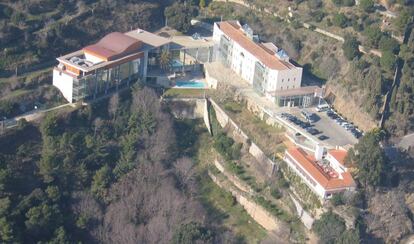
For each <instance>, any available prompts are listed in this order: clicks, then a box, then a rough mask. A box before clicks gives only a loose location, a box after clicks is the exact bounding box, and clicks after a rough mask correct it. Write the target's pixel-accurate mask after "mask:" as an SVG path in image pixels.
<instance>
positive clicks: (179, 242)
mask: <svg viewBox="0 0 414 244" xmlns="http://www.w3.org/2000/svg"><path fill="white" fill-rule="evenodd" d="M212 240H213V233H212V232H211V231H210V230H208V229H206V228H205V227H204V226H202V225H201V224H200V223H196V222H190V223H188V224H182V225H181V226H180V227H179V228H178V229H177V230H176V231H175V233H174V236H173V240H172V243H174V244H192V243H195V242H203V243H212Z"/></svg>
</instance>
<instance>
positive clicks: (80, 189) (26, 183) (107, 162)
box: [0, 86, 236, 243]
mask: <svg viewBox="0 0 414 244" xmlns="http://www.w3.org/2000/svg"><path fill="white" fill-rule="evenodd" d="M180 123H181V122H180V121H174V120H173V118H172V117H171V115H170V113H169V112H168V109H167V108H165V107H164V106H163V105H161V104H160V103H159V100H158V95H157V94H156V92H155V91H154V90H152V89H150V88H143V87H140V86H136V87H134V88H133V89H132V91H125V92H124V93H122V94H120V95H115V96H113V97H112V98H110V99H107V100H105V101H102V102H99V103H95V104H93V105H91V106H88V107H83V108H80V109H72V110H71V111H65V112H61V113H59V114H50V115H48V116H47V117H46V118H45V119H44V120H43V121H42V122H41V124H40V125H34V124H28V123H24V122H23V123H20V124H19V128H18V129H16V130H14V131H10V132H9V133H7V134H6V135H4V136H3V137H1V138H0V167H1V170H0V215H1V216H0V238H1V241H2V242H7V243H12V242H13V243H15V242H18V243H74V242H85V243H95V242H99V243H102V242H104V243H193V242H194V241H196V240H198V241H200V242H201V243H210V242H217V241H223V240H224V239H225V240H226V242H231V241H232V240H236V238H235V237H234V235H233V234H232V233H231V232H229V231H227V230H223V228H221V227H220V224H219V223H214V222H210V221H208V219H209V216H208V215H207V212H206V209H205V206H204V205H203V204H202V202H200V201H199V200H198V198H197V191H198V185H197V181H196V172H195V171H194V169H193V167H194V160H193V159H192V158H191V156H192V154H191V145H192V144H193V143H192V142H191V141H186V140H192V139H194V136H195V135H193V136H188V137H180V135H181V134H182V133H186V132H185V131H186V130H187V129H188V127H186V126H185V124H184V125H182V124H181V125H180ZM189 145H190V147H189ZM177 147H180V148H177ZM186 148H187V149H186ZM160 233H162V234H160ZM223 238H224V239H223Z"/></svg>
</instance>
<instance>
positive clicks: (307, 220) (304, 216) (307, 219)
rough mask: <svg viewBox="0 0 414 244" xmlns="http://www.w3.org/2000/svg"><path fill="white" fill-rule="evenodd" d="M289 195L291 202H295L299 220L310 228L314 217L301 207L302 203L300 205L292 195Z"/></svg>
mask: <svg viewBox="0 0 414 244" xmlns="http://www.w3.org/2000/svg"><path fill="white" fill-rule="evenodd" d="M289 196H290V198H291V199H292V201H293V203H294V204H295V208H296V212H297V214H298V216H299V218H300V220H301V221H302V223H303V224H304V225H305V227H306V228H308V229H309V230H310V229H311V228H312V225H313V222H314V221H315V220H314V218H312V216H311V215H310V214H309V213H308V212H306V211H305V210H304V209H303V207H302V205H300V203H299V201H298V200H296V199H295V197H293V196H292V195H290V194H289Z"/></svg>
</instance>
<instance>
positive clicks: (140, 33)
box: [125, 29, 171, 47]
mask: <svg viewBox="0 0 414 244" xmlns="http://www.w3.org/2000/svg"><path fill="white" fill-rule="evenodd" d="M125 35H127V36H130V37H132V38H135V39H138V40H140V41H142V42H144V43H145V44H147V45H149V46H152V47H161V46H164V45H166V44H168V43H170V42H171V40H170V39H168V38H165V37H162V36H159V35H156V34H153V33H151V32H148V31H145V30H142V29H136V30H133V31H129V32H126V33H125Z"/></svg>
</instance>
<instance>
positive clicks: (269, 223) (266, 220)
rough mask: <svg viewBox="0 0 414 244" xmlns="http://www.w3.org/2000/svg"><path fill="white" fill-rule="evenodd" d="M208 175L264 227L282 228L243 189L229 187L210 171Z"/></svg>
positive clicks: (271, 229)
mask: <svg viewBox="0 0 414 244" xmlns="http://www.w3.org/2000/svg"><path fill="white" fill-rule="evenodd" d="M208 175H209V176H210V178H211V179H212V180H213V182H214V183H216V185H218V186H219V187H220V188H222V189H225V190H226V191H229V192H230V193H231V194H232V195H233V196H234V197H235V198H236V200H237V202H238V203H239V204H240V205H241V206H242V207H243V208H244V209H245V210H246V212H247V213H248V214H249V215H250V216H251V217H252V218H253V219H254V220H255V221H256V222H257V223H258V224H259V225H261V226H262V227H263V228H265V229H266V230H268V231H275V230H276V231H277V230H279V228H280V224H279V221H278V220H277V219H276V218H275V217H273V215H272V214H270V213H269V212H268V211H267V210H266V209H264V208H263V207H262V206H260V205H258V204H257V203H255V202H254V201H253V200H252V199H250V198H249V197H248V196H246V195H245V194H243V193H242V192H241V191H238V190H237V189H235V188H234V187H228V186H226V185H225V184H224V183H223V180H220V179H219V178H218V177H217V176H215V175H214V174H213V173H211V172H210V171H209V172H208Z"/></svg>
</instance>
